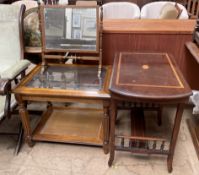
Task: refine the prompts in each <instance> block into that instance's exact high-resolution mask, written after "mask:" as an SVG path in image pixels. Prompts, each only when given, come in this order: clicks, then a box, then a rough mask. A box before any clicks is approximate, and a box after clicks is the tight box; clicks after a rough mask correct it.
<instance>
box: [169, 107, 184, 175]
mask: <svg viewBox="0 0 199 175" xmlns="http://www.w3.org/2000/svg"><path fill="white" fill-rule="evenodd" d="M183 109H184V104H178V106H177V111H176V116H175V120H174V126H173V131H172V135H171V141H170V147H169V155H168V158H167V168H168V171H169V172H170V173H171V172H172V169H173V168H172V162H173V155H174V150H175V146H176V142H177V137H178V133H179V130H180V123H181V119H182V114H183Z"/></svg>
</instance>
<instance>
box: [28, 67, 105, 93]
mask: <svg viewBox="0 0 199 175" xmlns="http://www.w3.org/2000/svg"><path fill="white" fill-rule="evenodd" d="M98 70H99V69H98V66H49V67H48V68H47V69H46V70H45V71H44V72H42V71H41V70H40V71H39V72H37V73H36V74H35V75H34V76H33V78H32V80H31V81H29V82H28V83H27V84H26V86H27V87H31V88H47V89H71V90H89V91H90V90H101V89H102V88H103V83H104V78H105V74H106V69H105V68H102V70H101V74H100V76H99V71H98Z"/></svg>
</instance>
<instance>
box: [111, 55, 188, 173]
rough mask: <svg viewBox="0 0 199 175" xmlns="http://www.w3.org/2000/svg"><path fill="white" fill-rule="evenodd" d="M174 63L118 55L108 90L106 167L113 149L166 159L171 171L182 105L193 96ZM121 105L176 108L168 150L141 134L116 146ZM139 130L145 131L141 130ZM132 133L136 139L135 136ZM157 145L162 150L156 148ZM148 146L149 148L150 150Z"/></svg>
mask: <svg viewBox="0 0 199 175" xmlns="http://www.w3.org/2000/svg"><path fill="white" fill-rule="evenodd" d="M173 59H174V58H173V57H171V56H169V55H168V54H167V53H138V52H133V53H132V52H120V53H119V54H117V56H116V58H115V60H114V65H113V72H112V76H111V83H110V88H109V90H110V93H111V105H110V106H111V130H110V157H109V162H108V164H109V166H111V165H112V162H113V160H114V156H115V149H119V150H124V151H130V152H134V153H145V154H148V153H149V154H163V155H167V168H168V171H169V172H171V171H172V162H173V156H174V151H175V146H176V142H177V137H178V133H179V129H180V123H181V119H182V114H183V108H184V103H186V102H187V101H188V99H189V96H190V95H191V94H192V91H191V89H190V87H189V86H188V84H187V83H186V81H185V80H184V78H183V76H182V74H181V73H180V71H179V69H178V67H177V65H176V64H175V61H174V60H173ZM165 73H166V74H165ZM121 101H123V102H124V101H127V102H132V103H136V102H140V103H154V104H162V105H163V104H175V105H176V106H177V111H176V115H175V120H174V125H173V128H172V134H171V139H170V143H169V148H168V149H166V148H165V140H164V139H163V138H159V139H157V140H156V138H153V137H152V138H151V137H145V136H144V133H143V131H141V132H140V131H138V132H135V131H134V132H133V136H131V137H123V138H121V139H122V140H121V146H119V147H118V146H115V137H116V138H118V135H115V119H116V117H117V104H118V103H119V102H121ZM140 110H143V109H142V108H140V109H139V111H140ZM135 111H137V112H135ZM132 112H134V115H136V114H139V116H134V117H138V118H139V117H140V115H141V117H143V116H142V115H143V112H138V110H136V109H135V110H134V111H132ZM134 121H135V120H134ZM142 123H143V120H142ZM142 127H143V129H144V126H142ZM136 128H137V127H136ZM136 128H134V129H136ZM139 129H140V128H139ZM135 133H137V134H138V135H137V136H135ZM140 137H142V139H140ZM124 139H128V140H129V143H130V144H129V146H128V147H126V146H124V144H123V143H124V142H125V141H124ZM150 142H151V143H150ZM157 144H158V145H161V146H160V147H157ZM149 145H152V147H150V146H149Z"/></svg>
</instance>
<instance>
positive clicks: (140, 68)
mask: <svg viewBox="0 0 199 175" xmlns="http://www.w3.org/2000/svg"><path fill="white" fill-rule="evenodd" d="M130 70H131V71H132V72H133V73H132V72H131V71H130ZM110 91H111V92H112V93H117V94H119V95H123V96H127V98H128V97H130V98H136V99H138V100H139V99H150V100H151V101H153V100H154V101H155V100H161V101H167V102H168V100H177V99H184V98H185V99H187V97H188V96H189V95H191V89H190V88H189V86H188V84H187V83H186V81H185V80H184V79H183V76H182V74H181V72H180V71H179V69H178V68H177V66H176V63H175V62H174V60H173V59H172V57H171V56H169V55H168V54H166V53H130V52H120V53H119V54H118V55H117V56H116V58H115V60H114V67H113V74H112V81H111V85H110Z"/></svg>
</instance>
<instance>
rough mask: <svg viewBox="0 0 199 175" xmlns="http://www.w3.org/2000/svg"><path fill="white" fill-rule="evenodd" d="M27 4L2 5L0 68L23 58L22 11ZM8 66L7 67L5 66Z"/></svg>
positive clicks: (0, 16) (0, 6) (0, 17)
mask: <svg viewBox="0 0 199 175" xmlns="http://www.w3.org/2000/svg"><path fill="white" fill-rule="evenodd" d="M24 11H25V6H24V5H22V6H20V7H19V6H14V5H6V4H1V5H0V31H1V32H0V62H1V65H0V68H1V71H2V69H4V67H2V66H4V65H5V66H6V65H8V64H9V66H10V65H14V64H16V63H17V62H18V61H19V60H20V59H23V47H22V46H23V40H22V31H23V29H22V25H21V23H22V13H24ZM5 68H6V67H5Z"/></svg>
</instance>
